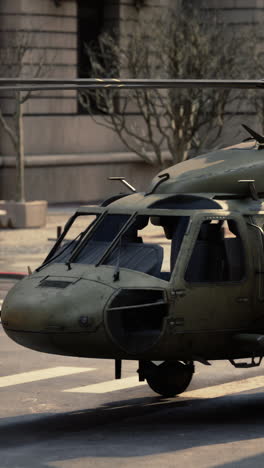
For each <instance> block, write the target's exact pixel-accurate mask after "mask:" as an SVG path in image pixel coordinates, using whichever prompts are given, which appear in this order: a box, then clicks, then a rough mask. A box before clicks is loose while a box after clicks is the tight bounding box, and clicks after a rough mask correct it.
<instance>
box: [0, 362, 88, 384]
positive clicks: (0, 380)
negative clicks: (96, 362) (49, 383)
mask: <svg viewBox="0 0 264 468" xmlns="http://www.w3.org/2000/svg"><path fill="white" fill-rule="evenodd" d="M93 370H95V369H94V368H91V367H49V368H48V369H39V370H34V371H29V372H22V373H21V374H13V375H6V376H4V377H0V388H4V387H11V386H12V385H19V384H24V383H30V382H37V381H39V380H46V379H54V378H56V377H63V376H66V375H73V374H80V373H81V372H90V371H93Z"/></svg>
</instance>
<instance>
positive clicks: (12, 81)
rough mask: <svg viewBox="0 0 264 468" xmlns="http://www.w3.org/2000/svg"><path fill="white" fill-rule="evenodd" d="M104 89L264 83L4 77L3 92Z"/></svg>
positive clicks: (254, 84)
mask: <svg viewBox="0 0 264 468" xmlns="http://www.w3.org/2000/svg"><path fill="white" fill-rule="evenodd" d="M104 88H113V89H118V88H127V89H134V88H143V89H144V88H148V89H162V88H164V89H166V88H225V89H255V88H264V80H189V79H186V80H177V79H164V80H158V79H155V80H154V79H153V80H152V79H137V78H136V79H133V78H131V79H122V78H120V79H119V78H79V79H72V80H64V79H56V78H32V79H24V78H0V91H43V90H59V89H62V90H78V89H104Z"/></svg>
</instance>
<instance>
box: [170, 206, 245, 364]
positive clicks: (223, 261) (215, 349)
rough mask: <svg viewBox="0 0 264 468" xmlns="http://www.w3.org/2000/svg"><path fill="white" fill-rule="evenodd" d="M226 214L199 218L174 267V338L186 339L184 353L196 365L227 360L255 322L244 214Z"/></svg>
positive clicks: (186, 236) (193, 222)
mask: <svg viewBox="0 0 264 468" xmlns="http://www.w3.org/2000/svg"><path fill="white" fill-rule="evenodd" d="M222 213H223V212H222ZM222 213H221V215H218V214H217V215H216V214H214V215H211V214H210V215H208V214H202V213H198V214H196V215H194V216H193V217H192V218H191V219H190V224H189V226H188V228H187V231H186V233H185V236H184V240H183V244H182V248H181V250H180V252H179V255H178V257H177V259H176V261H175V265H172V266H171V267H172V269H173V272H172V277H171V296H172V302H173V311H174V316H175V329H174V334H176V335H177V334H180V335H181V336H182V334H184V336H185V339H184V340H183V343H184V346H185V348H186V349H184V352H185V353H187V354H188V353H190V359H191V358H192V359H193V358H194V355H195V356H197V360H198V359H199V358H200V359H221V358H222V357H224V356H225V358H226V353H225V352H224V351H225V346H229V345H230V342H232V335H233V334H234V333H241V332H243V331H246V330H247V329H248V326H249V324H250V322H252V316H251V313H252V304H253V293H252V278H253V266H252V262H251V258H250V249H249V247H250V246H249V242H248V232H247V226H246V223H245V221H244V219H243V217H242V216H240V215H239V214H234V215H230V214H229V213H227V214H226V216H225V215H224V214H222ZM172 256H173V240H172ZM234 348H235V345H234Z"/></svg>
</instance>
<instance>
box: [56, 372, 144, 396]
mask: <svg viewBox="0 0 264 468" xmlns="http://www.w3.org/2000/svg"><path fill="white" fill-rule="evenodd" d="M141 385H146V382H139V381H138V377H137V376H135V377H126V378H124V379H120V380H119V379H118V380H109V381H108V382H101V383H98V384H92V385H85V386H83V387H76V388H70V389H67V390H63V391H64V392H73V393H108V392H115V391H117V390H125V389H126V388H134V387H140V386H141Z"/></svg>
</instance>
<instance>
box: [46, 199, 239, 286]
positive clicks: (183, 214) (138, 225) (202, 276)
mask: <svg viewBox="0 0 264 468" xmlns="http://www.w3.org/2000/svg"><path fill="white" fill-rule="evenodd" d="M132 197H133V196H132ZM128 198H130V197H128ZM176 201H177V203H176ZM150 206H151V207H149V206H148V207H147V208H141V209H140V210H139V212H137V211H134V210H133V211H132V210H131V209H129V208H127V209H125V208H121V209H120V207H118V209H116V208H115V207H114V208H113V207H111V206H110V207H94V208H92V207H83V208H81V209H80V210H79V211H78V212H77V213H76V214H75V215H74V216H73V217H72V218H71V219H70V220H69V222H68V223H67V225H66V227H65V229H64V232H63V234H62V236H61V238H60V239H59V240H58V241H57V243H56V244H55V246H54V248H53V249H52V250H51V252H50V254H49V255H48V257H47V258H46V260H45V262H44V264H43V265H42V266H41V267H40V269H41V268H43V267H45V265H47V264H51V263H64V264H66V265H68V268H69V269H70V268H71V265H73V264H82V265H93V266H96V267H99V266H101V265H107V266H112V267H114V280H117V279H118V276H119V272H120V269H123V268H125V269H129V270H133V271H138V272H142V273H145V274H147V275H150V276H154V277H156V278H159V279H162V280H165V281H169V280H170V278H171V274H172V272H173V270H174V267H175V264H176V260H177V258H178V256H179V253H180V250H181V247H182V242H183V239H184V236H185V234H186V232H187V231H189V229H190V226H191V221H192V213H193V212H194V211H196V213H197V209H205V208H209V210H210V209H212V208H216V209H219V206H217V203H216V202H215V201H212V200H208V199H201V198H199V197H190V196H178V197H175V196H174V197H167V198H166V199H165V200H159V201H156V202H154V203H152V204H151V205H150ZM175 208H176V209H175ZM187 215H189V216H187ZM224 223H225V224H224ZM227 233H228V234H227ZM230 237H233V239H230ZM241 252H242V244H241V239H240V236H239V233H238V232H237V228H236V224H235V223H234V222H233V221H232V220H227V221H225V222H224V221H223V219H219V220H217V219H215V220H213V219H211V220H210V219H208V220H206V221H204V222H203V223H202V224H201V226H200V230H199V232H198V236H197V239H196V241H195V243H194V244H193V247H192V255H191V258H190V260H189V263H188V265H187V266H186V268H187V269H186V272H185V280H186V281H187V282H204V281H205V282H206V281H207V280H210V281H214V280H215V281H221V280H222V281H226V280H233V281H236V280H240V279H241V275H242V273H243V265H242V262H243V256H242V255H241Z"/></svg>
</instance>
